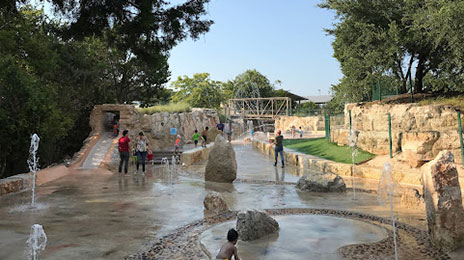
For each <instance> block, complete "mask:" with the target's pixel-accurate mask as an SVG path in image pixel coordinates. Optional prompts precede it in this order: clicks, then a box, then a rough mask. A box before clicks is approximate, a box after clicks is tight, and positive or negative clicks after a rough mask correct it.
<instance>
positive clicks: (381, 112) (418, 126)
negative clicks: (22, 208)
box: [331, 103, 462, 167]
mask: <svg viewBox="0 0 464 260" xmlns="http://www.w3.org/2000/svg"><path fill="white" fill-rule="evenodd" d="M349 110H351V118H352V119H351V121H352V129H353V130H355V131H356V134H357V135H358V143H357V145H358V147H359V148H361V149H363V150H365V151H368V152H371V153H374V154H378V155H383V154H389V152H390V148H389V137H388V113H390V114H391V133H392V151H393V153H396V155H395V157H398V159H400V160H402V161H404V162H407V163H409V165H410V166H411V167H420V166H422V165H423V164H424V163H426V162H428V161H431V160H433V159H434V158H435V157H436V156H437V155H438V153H439V152H440V151H442V150H449V151H451V152H452V153H453V154H454V156H455V159H456V161H457V162H461V160H462V159H461V152H460V143H459V135H458V120H457V112H456V109H454V108H453V107H451V106H446V105H426V106H422V105H418V104H381V103H356V104H347V105H345V123H344V128H343V129H334V130H331V141H333V142H336V143H337V144H339V145H347V144H348V136H349V122H350V119H349V112H348V111H349Z"/></svg>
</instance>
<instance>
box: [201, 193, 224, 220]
mask: <svg viewBox="0 0 464 260" xmlns="http://www.w3.org/2000/svg"><path fill="white" fill-rule="evenodd" d="M203 205H204V207H205V211H204V213H205V216H206V215H216V214H220V213H224V212H228V211H229V208H228V207H227V204H226V201H225V200H224V198H223V197H222V195H221V194H220V193H218V192H215V191H210V192H208V194H207V195H206V197H205V199H204V200H203Z"/></svg>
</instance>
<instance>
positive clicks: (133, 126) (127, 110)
mask: <svg viewBox="0 0 464 260" xmlns="http://www.w3.org/2000/svg"><path fill="white" fill-rule="evenodd" d="M109 112H111V113H119V116H120V120H119V125H120V132H122V131H123V130H125V129H127V130H129V137H130V138H131V139H134V140H135V137H137V135H138V133H139V132H141V131H143V132H144V133H145V136H146V137H147V138H148V139H149V141H150V146H151V148H153V149H155V150H159V149H161V150H162V149H166V148H169V149H172V148H173V147H174V142H175V140H176V135H171V133H170V129H171V128H176V129H177V134H179V135H180V136H181V137H182V142H181V144H183V143H187V142H188V141H189V140H191V138H192V135H193V133H194V131H195V129H196V130H198V132H199V133H201V131H202V130H203V129H204V128H205V127H206V126H208V127H209V129H210V130H209V131H208V136H207V137H208V141H209V142H211V141H212V140H214V138H215V137H216V135H217V134H218V132H219V131H218V130H217V129H216V124H218V123H219V117H218V115H217V113H216V111H215V110H214V109H203V108H201V109H200V108H192V111H191V112H182V113H169V112H159V113H153V114H141V113H139V112H138V110H137V109H136V108H135V107H134V106H132V105H120V104H104V105H97V106H95V107H94V109H93V111H92V114H91V115H90V126H91V127H92V133H91V136H95V135H98V134H100V133H102V132H103V131H105V127H104V126H105V124H107V123H108V122H105V121H106V115H107V113H109Z"/></svg>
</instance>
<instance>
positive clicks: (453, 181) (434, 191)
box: [422, 150, 464, 250]
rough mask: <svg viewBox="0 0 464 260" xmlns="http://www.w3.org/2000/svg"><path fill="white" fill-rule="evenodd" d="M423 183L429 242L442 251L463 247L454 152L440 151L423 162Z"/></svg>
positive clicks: (463, 223)
mask: <svg viewBox="0 0 464 260" xmlns="http://www.w3.org/2000/svg"><path fill="white" fill-rule="evenodd" d="M422 182H423V190H424V199H425V205H426V212H427V225H428V231H429V234H430V238H431V240H432V242H433V243H434V244H435V245H437V246H438V247H440V248H444V249H445V250H454V249H456V248H458V247H460V246H464V209H463V206H462V197H461V189H460V187H459V179H458V172H457V170H456V165H455V163H454V156H453V154H452V153H451V152H449V151H446V150H445V151H442V152H440V153H439V154H438V156H437V158H435V159H434V160H433V161H431V162H429V163H427V164H426V165H424V166H423V167H422Z"/></svg>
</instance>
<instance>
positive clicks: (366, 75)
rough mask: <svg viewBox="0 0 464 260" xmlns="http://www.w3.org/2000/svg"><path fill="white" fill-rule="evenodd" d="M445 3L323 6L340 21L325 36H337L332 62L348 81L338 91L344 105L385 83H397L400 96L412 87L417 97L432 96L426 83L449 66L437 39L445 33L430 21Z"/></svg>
mask: <svg viewBox="0 0 464 260" xmlns="http://www.w3.org/2000/svg"><path fill="white" fill-rule="evenodd" d="M445 2H446V1H438V0H436V1H416V0H392V1H376V0H368V1H348V0H342V1H339V0H326V1H323V2H322V3H321V4H320V6H321V7H322V8H327V9H332V10H335V11H336V14H337V18H338V22H337V23H336V24H335V26H334V28H333V29H329V30H327V32H328V33H329V34H331V35H333V36H335V41H334V42H333V48H334V56H335V58H337V59H338V60H339V62H340V64H341V68H342V72H343V75H344V76H343V79H342V80H341V83H340V85H341V86H340V88H339V89H340V90H343V91H346V92H345V95H346V99H347V100H349V101H360V100H363V99H365V98H366V97H368V96H369V91H370V88H371V85H372V84H374V83H375V82H376V81H378V80H380V79H382V78H388V80H389V81H395V82H396V85H397V86H398V90H399V93H406V92H407V91H408V84H409V83H412V84H413V85H414V91H415V92H424V91H429V90H431V88H430V87H426V88H424V78H425V77H426V76H427V75H429V74H430V75H431V76H434V74H435V72H436V71H437V70H438V69H439V68H440V67H441V66H442V65H443V64H445V63H446V59H447V58H446V52H447V51H446V50H447V48H448V47H447V45H446V44H444V41H438V42H437V40H436V38H434V37H433V34H434V33H435V32H437V31H440V30H441V29H440V28H434V26H433V25H432V24H431V23H434V21H433V19H429V17H431V16H433V14H435V13H436V12H437V11H438V10H439V9H440V8H441V7H443V5H445ZM453 2H455V1H453ZM457 2H462V1H457ZM434 9H435V10H434ZM435 25H436V24H435ZM434 31H435V32H434ZM413 66H415V68H414V69H415V75H414V77H413V76H412V74H413ZM413 78H414V80H413Z"/></svg>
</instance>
